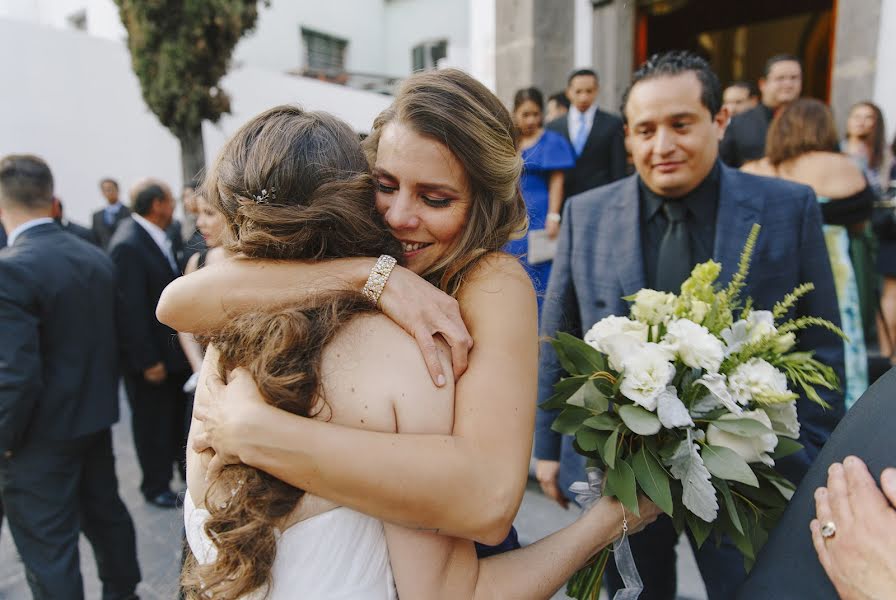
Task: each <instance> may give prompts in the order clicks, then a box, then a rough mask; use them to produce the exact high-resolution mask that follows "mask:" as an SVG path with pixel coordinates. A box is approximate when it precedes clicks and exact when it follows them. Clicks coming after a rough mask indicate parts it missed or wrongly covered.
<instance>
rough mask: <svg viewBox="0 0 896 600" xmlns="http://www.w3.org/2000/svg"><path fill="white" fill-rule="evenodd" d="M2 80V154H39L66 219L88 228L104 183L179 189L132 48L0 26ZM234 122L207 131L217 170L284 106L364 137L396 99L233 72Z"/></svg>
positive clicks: (16, 24) (172, 153)
mask: <svg viewBox="0 0 896 600" xmlns="http://www.w3.org/2000/svg"><path fill="white" fill-rule="evenodd" d="M12 55H15V56H16V57H17V59H16V60H0V80H2V81H6V82H10V85H9V86H8V89H10V90H11V89H14V90H15V93H11V92H9V91H7V93H5V94H4V97H3V110H2V111H0V155H6V154H9V153H24V152H27V153H33V154H37V155H39V156H42V157H43V158H44V159H46V160H47V162H48V163H49V165H50V168H51V169H52V170H53V174H54V177H55V179H56V192H57V195H58V196H59V197H60V198H61V199H62V201H63V202H64V204H65V208H66V214H67V216H68V217H69V218H71V219H72V220H75V221H80V222H82V223H86V222H87V220H88V217H89V215H90V213H91V212H92V211H93V210H95V209H96V208H98V207H99V206H101V203H102V202H103V200H102V198H101V197H100V194H99V190H98V189H97V182H98V181H99V179H100V178H102V177H105V176H110V177H114V178H116V179H118V180H119V182H120V183H121V185H122V188H123V189H124V190H127V189H128V188H129V187H130V185H131V184H132V183H133V182H134V181H135V180H137V179H138V178H140V177H143V176H146V175H153V176H156V177H160V178H162V179H164V180H165V181H167V182H169V183H170V184H171V186H172V187H173V188H174V189H178V188H179V187H180V171H181V169H180V148H179V145H178V143H177V140H176V139H175V138H174V137H173V136H172V135H171V134H170V133H169V132H168V130H167V129H165V128H164V127H162V126H161V125H160V124H159V122H158V120H157V119H156V117H155V115H153V114H152V113H151V112H150V111H149V109H148V108H147V107H146V105H145V104H144V102H143V99H142V97H141V95H140V88H139V84H138V82H137V79H136V77H135V76H134V75H133V73H132V72H131V66H130V56H129V54H128V51H127V49H126V48H125V47H124V46H123V45H122V44H121V43H118V42H113V41H109V40H104V39H99V38H96V37H93V36H89V35H87V34H84V33H81V32H75V31H65V30H59V29H55V28H47V27H41V26H37V25H33V24H29V23H23V22H21V21H16V20H8V19H0V56H7V57H8V56H12ZM223 87H224V89H226V90H227V91H228V93H230V95H231V98H232V101H233V109H234V115H233V116H231V117H225V118H224V119H222V121H221V122H220V123H219V124H218V125H208V126H206V127H204V133H205V134H206V160H207V161H208V162H211V160H212V159H213V158H214V154H215V153H216V152H217V151H218V149H219V148H220V146H221V144H222V143H223V141H224V139H225V138H226V136H227V135H229V134H230V133H232V132H233V131H234V130H235V129H236V128H237V127H239V125H241V124H242V123H243V122H244V121H245V120H246V119H248V118H249V117H251V116H252V115H254V114H256V113H258V112H260V111H261V110H264V109H266V108H269V107H271V106H274V105H276V104H281V103H288V102H294V103H300V104H302V105H303V106H304V107H305V108H308V109H321V110H329V111H330V112H333V113H334V114H337V115H339V116H341V117H342V118H344V119H346V120H347V121H348V122H349V123H350V124H352V125H353V126H355V127H356V128H358V129H360V130H365V129H367V128H368V127H369V124H370V123H372V121H373V118H374V116H375V115H376V114H377V113H378V112H379V111H380V110H382V109H383V108H385V106H386V105H387V104H388V103H389V101H390V98H389V97H386V96H381V95H378V94H371V93H367V92H361V91H357V90H351V89H347V88H344V87H341V86H336V85H331V84H326V83H320V82H317V81H312V80H308V79H303V78H296V77H290V76H287V75H282V74H280V73H276V72H265V71H264V70H261V69H241V70H237V71H235V72H233V73H231V74H229V75H228V76H227V77H226V78H225V79H224V81H223Z"/></svg>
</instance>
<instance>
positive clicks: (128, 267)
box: [109, 179, 190, 508]
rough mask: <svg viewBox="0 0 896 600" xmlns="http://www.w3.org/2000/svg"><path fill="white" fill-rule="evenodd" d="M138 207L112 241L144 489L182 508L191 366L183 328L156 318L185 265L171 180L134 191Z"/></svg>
mask: <svg viewBox="0 0 896 600" xmlns="http://www.w3.org/2000/svg"><path fill="white" fill-rule="evenodd" d="M131 208H132V209H133V212H132V214H131V216H130V218H128V219H127V220H125V221H123V222H122V223H121V225H120V226H119V227H118V230H117V231H116V232H115V235H114V236H113V237H112V241H111V242H110V243H109V255H110V256H111V257H112V261H113V262H114V263H115V266H116V268H117V270H118V287H119V290H120V293H121V296H122V300H123V302H122V304H121V308H122V310H121V312H120V318H119V322H120V323H121V330H122V349H123V356H124V362H125V364H124V373H125V385H126V386H127V390H128V398H129V400H130V402H131V414H132V427H133V430H134V444H135V446H136V448H137V458H138V460H139V462H140V468H141V470H142V471H143V481H142V483H141V485H140V491H141V492H143V496H144V497H145V498H146V500H147V502H150V503H151V504H154V505H156V506H159V507H163V508H174V507H175V505H176V501H177V498H176V496H175V494H174V493H173V492H172V491H171V487H170V484H171V477H172V467H173V466H174V465H175V464H177V465H178V466H179V467H180V468H181V473H183V461H184V448H185V444H186V430H185V423H186V414H185V412H186V410H187V397H186V394H185V393H184V391H183V385H184V383H185V382H186V380H187V379H188V378H189V376H190V366H189V363H188V362H187V359H186V357H185V356H184V353H183V351H182V350H181V347H180V344H179V343H178V342H177V332H175V331H174V330H173V329H171V328H169V327H167V326H165V325H162V324H161V323H159V321H158V319H156V304H158V302H159V296H161V294H162V290H164V289H165V286H167V285H168V284H169V283H171V281H172V280H173V279H174V278H175V277H177V276H178V274H179V273H180V269H179V267H178V265H177V263H176V259H175V255H174V252H173V250H172V245H171V240H170V238H169V237H168V235H167V234H166V232H165V230H166V228H168V227H169V226H170V225H171V221H172V219H173V215H174V198H173V197H172V196H171V190H170V189H168V186H167V185H165V184H164V183H162V182H160V181H157V180H152V179H145V180H143V181H141V182H138V183H137V184H136V185H135V186H134V188H133V189H132V190H131Z"/></svg>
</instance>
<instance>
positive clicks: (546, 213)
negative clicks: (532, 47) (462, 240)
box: [507, 88, 576, 315]
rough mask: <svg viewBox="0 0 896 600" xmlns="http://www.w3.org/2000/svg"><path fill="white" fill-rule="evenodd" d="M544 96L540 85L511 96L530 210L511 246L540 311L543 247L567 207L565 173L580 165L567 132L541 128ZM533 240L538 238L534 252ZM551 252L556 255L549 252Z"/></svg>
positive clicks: (546, 268) (546, 272) (547, 269)
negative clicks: (522, 234) (526, 229)
mask: <svg viewBox="0 0 896 600" xmlns="http://www.w3.org/2000/svg"><path fill="white" fill-rule="evenodd" d="M543 110H544V98H543V96H542V94H541V92H540V91H539V90H538V89H537V88H525V89H522V90H519V91H518V92H517V93H516V96H515V97H514V100H513V119H514V122H515V123H516V126H517V130H518V135H519V141H518V146H519V148H520V151H521V152H522V155H523V161H524V162H525V166H524V168H523V176H522V178H521V179H520V187H521V188H522V191H523V198H524V199H525V200H526V207H527V209H528V212H529V233H528V234H527V235H526V237H524V238H521V239H518V240H514V241H512V242H510V243H509V244H508V245H507V251H508V252H510V253H511V254H514V255H516V256H519V257H520V260H521V262H522V263H523V266H524V267H525V268H526V271H527V272H528V273H529V277H530V278H531V279H532V284H533V285H534V286H535V291H536V293H537V295H538V313H539V315H540V314H541V303H542V298H543V297H544V291H545V288H546V287H547V284H548V277H549V276H550V274H551V260H550V259H549V258H546V257H545V254H546V253H545V252H544V250H543V248H544V246H545V245H546V244H547V245H549V244H550V243H551V242H554V240H556V239H557V234H558V233H559V232H560V209H561V207H562V205H563V171H564V170H565V169H570V168H572V167H573V166H575V164H576V155H575V151H574V150H573V148H572V145H570V143H569V142H568V141H567V140H566V138H564V137H563V136H561V135H559V134H557V133H554V132H553V131H548V130H546V129H545V128H544V127H543V123H542V113H543ZM530 238H532V239H534V242H533V243H532V248H531V252H530ZM547 254H552V253H551V252H549V251H548V252H547Z"/></svg>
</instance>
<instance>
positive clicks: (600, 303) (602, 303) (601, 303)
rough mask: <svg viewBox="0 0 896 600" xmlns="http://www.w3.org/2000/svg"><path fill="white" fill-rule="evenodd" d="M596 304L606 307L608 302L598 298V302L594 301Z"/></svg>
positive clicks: (598, 306) (599, 306)
mask: <svg viewBox="0 0 896 600" xmlns="http://www.w3.org/2000/svg"><path fill="white" fill-rule="evenodd" d="M594 306H596V307H597V308H606V306H607V303H606V302H604V301H603V300H598V301H597V302H595V303H594Z"/></svg>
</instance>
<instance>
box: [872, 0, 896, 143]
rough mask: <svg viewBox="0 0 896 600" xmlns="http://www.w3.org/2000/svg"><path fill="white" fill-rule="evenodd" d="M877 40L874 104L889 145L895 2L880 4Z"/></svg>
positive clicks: (893, 130)
mask: <svg viewBox="0 0 896 600" xmlns="http://www.w3.org/2000/svg"><path fill="white" fill-rule="evenodd" d="M877 40H878V41H877V61H876V65H877V69H876V71H875V76H874V102H875V104H877V105H878V106H880V108H881V110H882V111H883V113H884V121H885V122H886V124H887V143H889V142H890V141H892V140H893V136H894V135H896V70H894V69H893V61H894V60H896V0H883V1H882V2H881V6H880V33H879V34H878V36H877Z"/></svg>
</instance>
